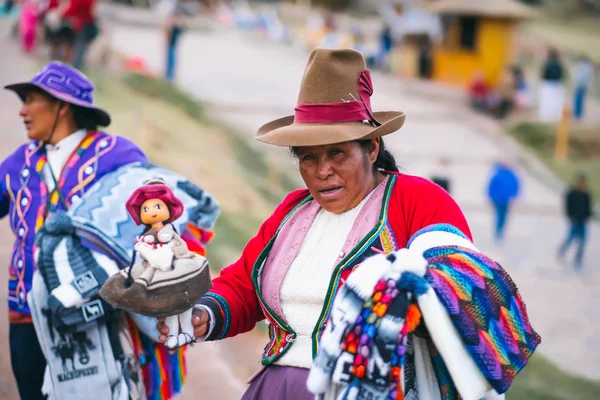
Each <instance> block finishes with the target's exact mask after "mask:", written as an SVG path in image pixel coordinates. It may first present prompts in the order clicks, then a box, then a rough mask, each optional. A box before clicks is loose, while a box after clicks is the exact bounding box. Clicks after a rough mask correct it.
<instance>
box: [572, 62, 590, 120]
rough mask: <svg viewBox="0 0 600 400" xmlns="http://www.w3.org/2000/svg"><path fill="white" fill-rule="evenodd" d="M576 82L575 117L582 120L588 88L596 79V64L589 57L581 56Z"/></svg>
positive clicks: (576, 68)
mask: <svg viewBox="0 0 600 400" xmlns="http://www.w3.org/2000/svg"><path fill="white" fill-rule="evenodd" d="M573 78H574V79H573V80H574V82H575V95H574V99H573V117H575V119H578V120H580V119H581V118H583V113H584V110H585V100H586V97H587V93H588V90H589V88H590V86H591V85H592V81H593V80H594V64H592V61H591V60H590V59H589V57H587V56H585V55H582V56H581V57H579V60H578V61H577V64H576V65H575V70H574V73H573Z"/></svg>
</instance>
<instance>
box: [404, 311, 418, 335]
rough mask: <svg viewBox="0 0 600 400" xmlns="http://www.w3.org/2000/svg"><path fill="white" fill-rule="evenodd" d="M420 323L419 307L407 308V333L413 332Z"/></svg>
mask: <svg viewBox="0 0 600 400" xmlns="http://www.w3.org/2000/svg"><path fill="white" fill-rule="evenodd" d="M420 322H421V311H420V310H419V307H417V306H416V305H415V304H411V305H410V306H408V310H407V311H406V324H407V326H408V331H409V332H412V331H414V330H415V329H416V328H417V326H418V325H419V323H420Z"/></svg>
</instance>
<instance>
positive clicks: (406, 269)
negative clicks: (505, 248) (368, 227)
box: [308, 225, 541, 400]
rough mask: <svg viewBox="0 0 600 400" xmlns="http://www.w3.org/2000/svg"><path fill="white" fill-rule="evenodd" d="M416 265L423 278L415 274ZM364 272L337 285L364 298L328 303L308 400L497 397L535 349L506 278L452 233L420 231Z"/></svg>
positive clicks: (343, 296) (448, 229)
mask: <svg viewBox="0 0 600 400" xmlns="http://www.w3.org/2000/svg"><path fill="white" fill-rule="evenodd" d="M407 254H408V256H407ZM417 258H419V259H421V260H422V261H423V263H424V264H425V265H427V269H426V272H425V270H423V272H422V273H419V272H418V268H416V267H415V266H417V265H418V264H419V262H417V260H416V259H417ZM367 264H368V268H361V267H360V266H359V267H358V268H357V270H355V272H353V274H351V275H350V277H349V278H348V281H347V282H346V285H348V284H350V286H351V287H352V288H353V287H354V286H356V287H362V289H361V292H365V291H366V290H367V288H366V287H363V286H366V285H371V286H370V287H371V288H372V289H371V290H370V291H369V292H370V293H372V294H371V295H370V297H369V298H367V299H366V301H363V302H362V303H359V302H357V301H355V300H356V298H363V297H361V296H357V295H353V296H352V297H353V298H355V300H354V301H349V300H348V298H349V297H348V295H352V294H353V292H356V291H355V290H349V291H348V290H346V291H344V290H341V291H340V294H339V295H338V296H337V297H336V301H335V304H334V310H333V312H332V314H331V318H330V321H328V326H329V328H328V329H327V330H326V332H325V334H324V335H323V337H322V348H321V350H322V351H320V352H319V354H318V355H317V357H316V358H315V362H314V365H313V369H312V370H311V373H310V376H309V380H308V386H309V389H310V390H311V391H312V392H313V393H315V394H318V395H323V394H326V393H327V394H328V395H331V394H332V393H331V391H332V390H333V391H334V393H333V396H334V397H333V398H337V399H342V398H343V399H345V398H350V399H367V398H370V399H381V400H383V399H403V398H405V397H406V398H407V399H408V398H443V399H449V400H455V399H456V400H458V399H459V398H466V399H469V400H477V399H480V398H483V397H486V396H493V395H497V394H502V393H504V392H506V391H507V390H508V388H509V387H510V385H511V383H512V380H513V379H514V377H515V376H516V375H517V373H518V372H519V371H520V370H521V369H522V368H523V367H524V366H525V365H526V364H527V361H528V360H529V357H531V355H532V354H533V352H534V350H535V348H536V347H537V345H538V344H539V343H540V341H541V339H540V337H539V335H537V333H535V331H534V330H533V328H532V327H531V324H530V323H529V320H528V317H527V312H526V310H525V305H524V303H523V299H522V298H521V296H520V294H519V292H518V290H517V287H516V285H515V284H514V282H513V281H512V280H511V279H510V277H509V276H508V274H507V273H506V272H505V271H504V270H503V269H502V268H501V267H500V266H499V265H498V264H497V263H495V262H494V261H492V260H491V259H490V258H488V257H486V256H485V255H483V254H481V253H480V252H479V251H478V250H477V248H475V246H474V245H473V244H472V243H471V241H470V240H469V239H468V238H467V237H466V236H465V235H463V234H462V233H460V232H459V231H458V230H457V229H456V228H454V227H452V226H449V225H433V226H430V227H427V228H425V229H423V230H421V231H419V232H417V233H416V234H415V235H414V236H413V237H412V238H411V240H410V241H409V245H408V250H406V249H404V250H401V251H399V252H396V253H392V254H389V255H388V256H387V257H385V256H380V255H379V256H375V257H373V258H371V259H368V260H366V261H365V262H363V264H362V265H361V266H364V267H366V266H367ZM394 270H395V271H397V274H396V275H394V273H393V271H394ZM358 271H360V274H357V272H358ZM354 274H356V276H354V277H353V275H354ZM358 275H360V276H358ZM394 276H395V277H394ZM374 277H377V279H376V280H374V279H373V278H374ZM353 278H360V279H358V280H357V279H353ZM355 280H357V282H354V281H355ZM360 282H362V284H361V283H360ZM342 289H343V288H342ZM399 299H400V300H401V299H404V301H401V302H400V303H398V300H399ZM406 300H408V302H407V301H406ZM359 304H360V306H359ZM398 304H401V307H400V308H398V307H397V305H398ZM417 306H418V308H417ZM354 316H356V317H354ZM348 319H351V320H352V321H354V322H353V323H348V322H347V321H348ZM386 320H388V321H391V322H392V323H390V322H388V323H386ZM421 320H422V322H423V324H422V325H421V326H419V327H417V324H419V323H420V321H421ZM398 324H400V325H398ZM340 326H341V329H343V330H344V331H343V332H344V333H343V334H342V337H341V340H340V339H338V337H340V336H339V335H340V332H339V330H340ZM400 326H401V330H399V331H398V327H400ZM413 332H415V333H416V332H420V333H419V334H417V335H415V334H414V333H413ZM390 338H392V340H390ZM336 342H337V343H338V344H337V345H336V344H335V343H336ZM408 353H410V357H406V355H408ZM403 368H404V369H405V370H406V371H405V372H404V382H403V389H404V390H399V389H400V386H398V383H399V381H398V379H399V377H400V376H401V371H402V369H403ZM415 370H416V374H415V373H414V371H415ZM427 371H430V372H427ZM415 396H416V397H415ZM422 396H424V397H422ZM326 397H327V398H331V396H326Z"/></svg>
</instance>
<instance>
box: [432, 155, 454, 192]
mask: <svg viewBox="0 0 600 400" xmlns="http://www.w3.org/2000/svg"><path fill="white" fill-rule="evenodd" d="M449 165H450V160H449V159H447V158H442V159H440V161H439V165H438V168H437V170H436V171H435V173H434V174H433V176H432V177H431V181H432V182H433V183H436V184H438V185H440V186H441V187H442V188H443V189H444V190H445V191H446V192H448V193H450V182H451V181H450V174H449V173H448V167H449Z"/></svg>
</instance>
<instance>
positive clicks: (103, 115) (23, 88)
mask: <svg viewBox="0 0 600 400" xmlns="http://www.w3.org/2000/svg"><path fill="white" fill-rule="evenodd" d="M4 89H6V90H10V91H13V92H15V93H16V94H17V95H18V96H19V97H20V98H21V100H22V101H25V98H26V97H27V91H28V90H31V89H39V90H41V91H43V92H45V93H47V94H49V95H50V96H52V97H54V98H57V99H59V100H62V101H64V102H65V103H69V104H73V105H76V106H79V107H83V108H87V109H88V110H90V111H91V115H93V116H94V122H96V124H97V125H98V126H103V127H106V126H109V125H110V115H109V114H108V113H107V112H106V111H104V110H103V109H101V108H99V107H96V106H95V105H92V104H89V103H87V102H84V101H81V100H79V99H76V98H74V97H71V96H69V95H67V94H65V93H61V92H58V91H55V90H52V89H48V88H45V87H43V86H40V85H36V84H35V83H31V82H23V83H14V84H12V85H7V86H4Z"/></svg>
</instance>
